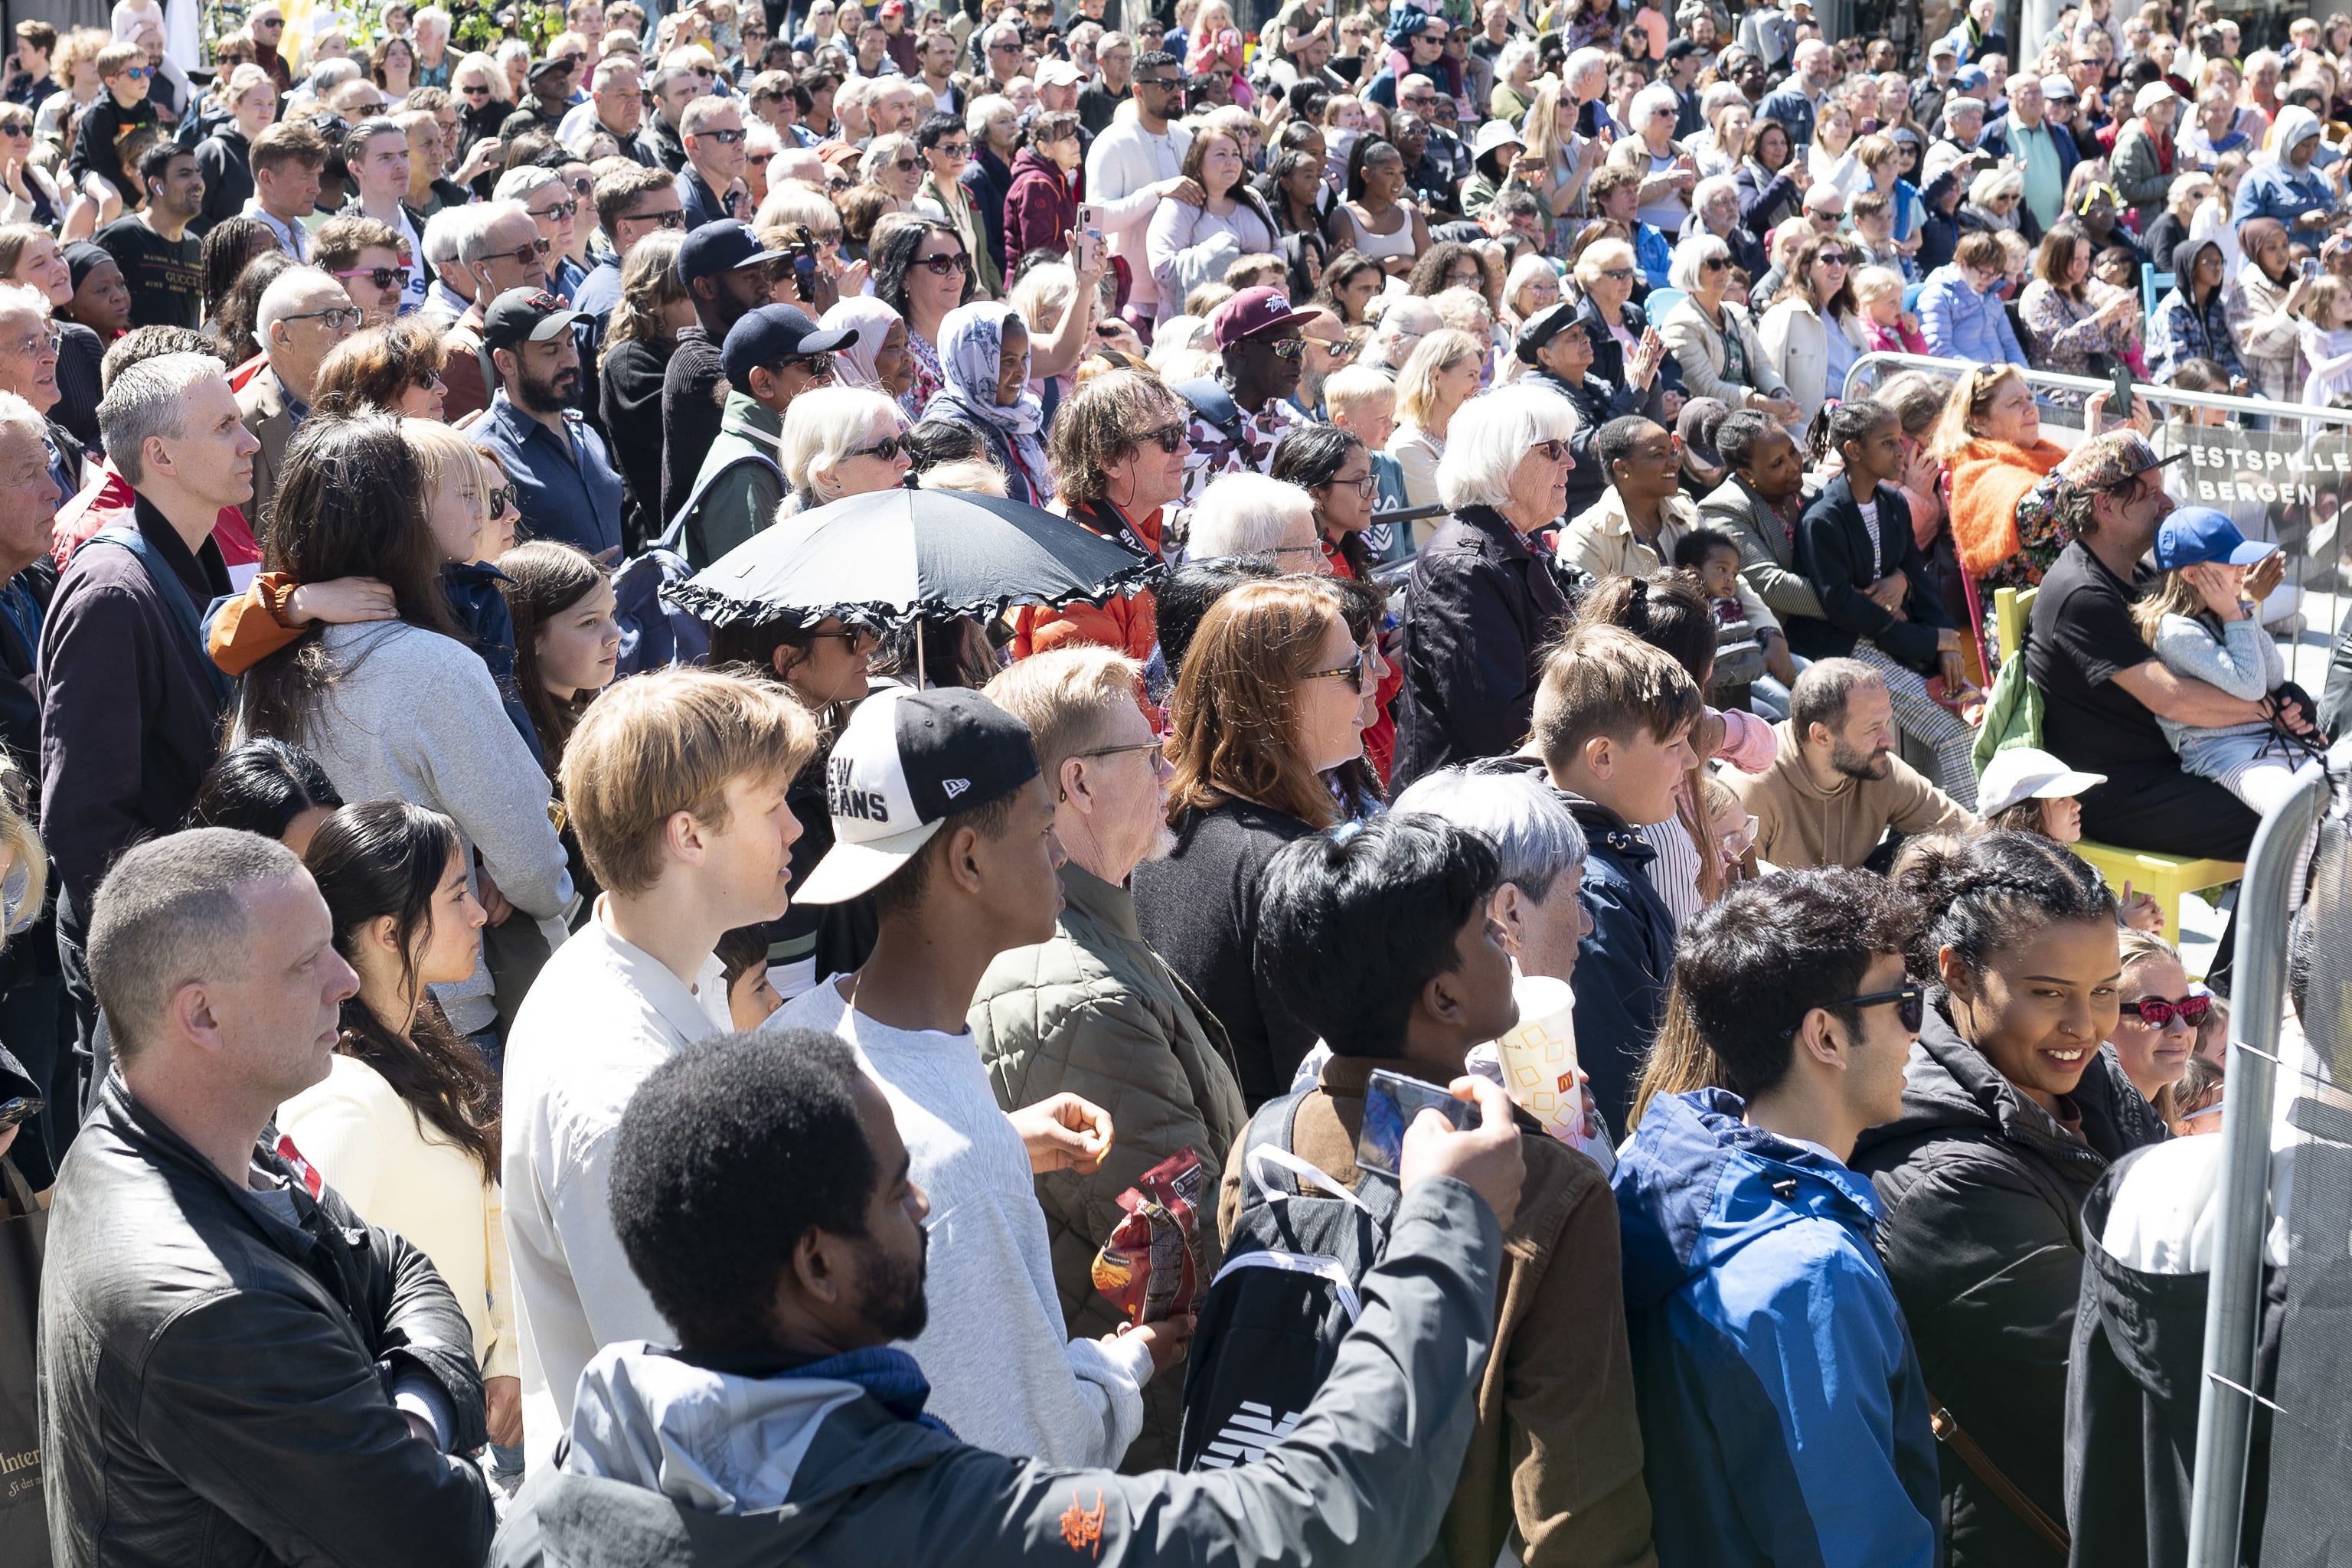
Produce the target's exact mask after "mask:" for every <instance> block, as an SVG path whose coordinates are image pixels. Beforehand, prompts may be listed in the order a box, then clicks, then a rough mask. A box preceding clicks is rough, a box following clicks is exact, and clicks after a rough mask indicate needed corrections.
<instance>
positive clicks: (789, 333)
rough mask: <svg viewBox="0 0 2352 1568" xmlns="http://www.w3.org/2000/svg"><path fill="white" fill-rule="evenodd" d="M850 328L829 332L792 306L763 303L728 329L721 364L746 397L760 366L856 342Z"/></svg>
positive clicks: (749, 393) (720, 354) (730, 381)
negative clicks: (753, 374) (754, 373)
mask: <svg viewBox="0 0 2352 1568" xmlns="http://www.w3.org/2000/svg"><path fill="white" fill-rule="evenodd" d="M856 336H857V334H856V332H851V331H826V330H825V329H824V328H822V327H820V326H818V325H817V324H816V323H815V322H814V321H810V320H809V319H808V317H807V315H806V314H805V313H803V311H801V310H796V309H795V308H793V306H790V305H762V306H761V307H760V308H759V309H758V310H751V311H747V312H745V314H744V316H743V319H742V320H741V321H737V322H736V323H735V324H734V325H733V326H731V327H730V328H728V329H727V341H726V342H725V343H723V344H721V345H720V347H719V365H720V367H721V368H722V369H724V370H725V371H726V372H727V380H728V382H729V383H730V384H731V385H732V386H733V387H734V388H735V390H736V391H738V392H740V393H741V394H742V395H744V396H746V397H749V396H751V372H752V371H753V370H754V369H756V368H757V367H759V366H761V365H772V364H774V363H777V362H778V361H780V360H787V359H793V358H797V357H799V356H801V355H803V354H823V353H832V352H833V351H834V350H835V349H837V348H840V347H842V346H843V345H844V344H846V343H848V342H851V341H853V340H854V339H855V338H856Z"/></svg>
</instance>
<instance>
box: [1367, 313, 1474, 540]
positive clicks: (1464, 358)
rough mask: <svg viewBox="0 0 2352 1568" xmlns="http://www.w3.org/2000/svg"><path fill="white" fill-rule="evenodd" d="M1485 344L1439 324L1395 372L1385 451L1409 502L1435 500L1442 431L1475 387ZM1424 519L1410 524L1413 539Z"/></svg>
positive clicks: (1423, 532)
mask: <svg viewBox="0 0 2352 1568" xmlns="http://www.w3.org/2000/svg"><path fill="white" fill-rule="evenodd" d="M1487 348H1488V344H1486V342H1481V341H1480V340H1479V339H1477V338H1475V337H1473V336H1472V335H1471V334H1470V333H1468V332H1464V331H1455V330H1454V328H1452V327H1441V328H1439V329H1438V330H1437V331H1433V332H1431V333H1429V334H1428V335H1427V336H1426V337H1424V338H1423V339H1422V340H1421V342H1420V343H1419V344H1418V345H1416V346H1415V347H1414V349H1413V351H1412V357H1411V358H1409V359H1407V360H1406V361H1405V362H1404V368H1403V369H1402V370H1401V371H1399V372H1398V373H1397V426H1396V432H1395V434H1393V435H1391V437H1389V445H1388V455H1389V456H1390V457H1391V458H1395V459H1396V464H1397V467H1398V468H1400V469H1402V471H1403V473H1404V499H1405V504H1406V505H1407V506H1409V507H1423V506H1432V505H1434V504H1436V503H1437V500H1438V495H1437V465H1438V462H1439V460H1440V459H1442V458H1444V455H1445V433H1446V430H1447V429H1448V428H1449V427H1450V426H1451V425H1452V424H1453V421H1454V413H1455V411H1456V410H1458V409H1460V408H1461V406H1462V405H1464V404H1465V403H1466V402H1468V401H1469V399H1470V395H1471V394H1473V393H1475V392H1476V391H1477V390H1478V382H1479V379H1480V376H1481V374H1482V373H1483V372H1484V371H1485V369H1486V351H1487ZM1431 531H1432V529H1431V526H1430V524H1428V523H1426V522H1423V523H1419V524H1416V525H1414V528H1413V538H1414V540H1415V542H1419V541H1421V540H1424V539H1426V538H1428V537H1429V535H1430V533H1431Z"/></svg>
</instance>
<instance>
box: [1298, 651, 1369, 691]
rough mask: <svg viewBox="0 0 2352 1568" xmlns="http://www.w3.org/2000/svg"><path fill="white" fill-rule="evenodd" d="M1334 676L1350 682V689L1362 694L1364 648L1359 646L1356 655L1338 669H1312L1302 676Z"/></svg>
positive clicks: (1319, 678)
mask: <svg viewBox="0 0 2352 1568" xmlns="http://www.w3.org/2000/svg"><path fill="white" fill-rule="evenodd" d="M1333 676H1338V677H1339V679H1342V680H1345V681H1346V682H1347V683H1348V689H1349V690H1350V691H1353V692H1355V693H1356V694H1357V695H1358V696H1361V695H1362V694H1363V690H1364V650H1363V649H1362V648H1358V649H1357V650H1356V657H1355V658H1353V659H1351V660H1349V662H1348V663H1346V664H1343V665H1341V666H1339V668H1337V669H1310V670H1308V671H1307V674H1306V675H1305V676H1304V677H1302V679H1307V680H1328V679H1331V678H1332V677H1333Z"/></svg>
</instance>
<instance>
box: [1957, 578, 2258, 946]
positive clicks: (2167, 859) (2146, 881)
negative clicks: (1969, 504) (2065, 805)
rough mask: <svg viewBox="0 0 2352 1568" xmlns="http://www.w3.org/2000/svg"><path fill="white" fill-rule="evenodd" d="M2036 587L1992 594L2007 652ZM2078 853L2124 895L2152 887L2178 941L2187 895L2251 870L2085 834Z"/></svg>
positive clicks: (2172, 936)
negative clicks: (2100, 841) (2118, 844)
mask: <svg viewBox="0 0 2352 1568" xmlns="http://www.w3.org/2000/svg"><path fill="white" fill-rule="evenodd" d="M2039 591H2040V590H2038V589H2034V588H2025V589H2017V588H1996V589H1994V590H1993V595H1992V616H1993V626H1994V627H1995V628H1996V629H1997V631H1998V632H1999V634H2000V650H2001V655H2002V657H2003V658H2006V657H2008V656H2009V655H2010V654H2012V653H2014V652H2016V651H2017V648H2018V645H2019V642H2020V641H2021V638H2022V637H2024V635H2025V626H2026V621H2027V618H2028V617H2029V616H2031V615H2032V611H2033V595H2035V594H2036V593H2038V592H2039ZM2074 853H2075V854H2077V855H2080V856H2081V857H2082V858H2084V859H2085V860H2087V861H2089V862H2090V863H2091V864H2092V865H2093V866H2095V867H2096V868H2098V871H2099V875H2100V876H2102V877H2105V879H2106V880H2107V886H2108V887H2110V888H2113V889H2115V890H2116V897H2117V898H2121V897H2122V896H2123V891H2124V885H2125V884H2126V882H2128V883H2129V884H2130V885H2131V889H2132V890H2133V891H2134V892H2137V893H2147V894H2149V895H2150V896H2152V897H2153V898H2155V899H2156V900H2157V901H2158V904H2159V905H2161V906H2162V908H2163V910H2164V918H2165V919H2166V920H2167V921H2169V922H2170V924H2169V925H2168V927H2167V928H2166V931H2165V935H2166V936H2167V937H2168V938H2170V939H2171V940H2172V941H2173V942H2179V940H2180V932H2181V930H2182V925H2181V916H2180V911H2181V909H2182V907H2183V900H2186V899H2187V898H2188V896H2189V894H2191V893H2200V892H2203V891H2204V890H2205V889H2208V888H2219V887H2222V886H2224V885H2226V884H2228V883H2231V882H2234V881H2236V880H2238V879H2240V878H2241V877H2242V876H2244V875H2245V874H2246V867H2245V862H2243V861H2242V860H2206V859H2195V858H2185V857H2182V856H2179V855H2157V854H2151V853H2149V852H2148V851H2147V850H2144V849H2118V848H2116V847H2115V846H2113V845H2111V844H2094V843H2092V842H2091V841H2090V840H2089V839H2087V838H2086V839H2084V840H2083V841H2082V842H2081V843H2079V844H2077V845H2075V846H2074Z"/></svg>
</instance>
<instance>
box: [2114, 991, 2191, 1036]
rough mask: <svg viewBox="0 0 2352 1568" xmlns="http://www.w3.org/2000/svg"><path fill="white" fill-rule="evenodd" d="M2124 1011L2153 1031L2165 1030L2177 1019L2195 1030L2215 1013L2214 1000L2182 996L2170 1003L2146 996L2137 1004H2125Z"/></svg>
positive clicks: (2156, 997) (2159, 998)
mask: <svg viewBox="0 0 2352 1568" xmlns="http://www.w3.org/2000/svg"><path fill="white" fill-rule="evenodd" d="M2122 1011H2124V1012H2126V1013H2129V1014H2130V1015H2131V1016H2133V1017H2135V1018H2137V1019H2138V1020H2139V1021H2140V1022H2141V1023H2143V1024H2146V1025H2147V1026H2148V1027H2149V1028H2151V1029H2161V1028H2164V1027H2166V1026H2168V1025H2170V1024H2171V1022H2172V1020H2173V1019H2174V1018H2176V1017H2177V1018H2179V1020H2180V1021H2181V1022H2182V1023H2184V1024H2186V1025H2188V1026H2189V1027H2190V1028H2192V1029H2193V1028H2195V1027H2197V1026H2199V1025H2200V1024H2202V1023H2203V1022H2204V1021H2205V1019H2206V1017H2207V1016H2208V1015H2210V1013H2211V1012H2212V1011H2213V998H2211V997H2210V996H2182V997H2180V998H2179V999H2177V1000H2175V1001H2170V1002H2168V1001H2166V1000H2164V999H2163V998H2162V997H2159V996H2145V997H2142V998H2141V999H2140V1000H2138V1001H2137V1002H2126V1003H2124V1004H2123V1005H2122Z"/></svg>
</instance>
